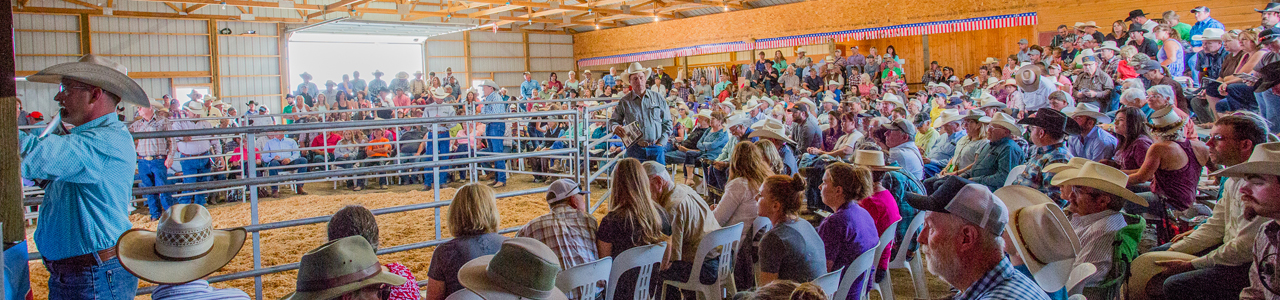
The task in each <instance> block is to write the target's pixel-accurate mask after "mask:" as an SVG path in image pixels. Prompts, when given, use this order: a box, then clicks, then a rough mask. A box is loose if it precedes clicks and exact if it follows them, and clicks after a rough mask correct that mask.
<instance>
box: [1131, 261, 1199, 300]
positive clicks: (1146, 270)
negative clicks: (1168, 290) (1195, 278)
mask: <svg viewBox="0 0 1280 300" xmlns="http://www.w3.org/2000/svg"><path fill="white" fill-rule="evenodd" d="M1196 257H1197V256H1195V255H1191V254H1186V253H1182V252H1175V251H1153V252H1147V253H1143V254H1142V255H1139V256H1138V258H1135V259H1133V262H1130V263H1129V274H1130V275H1129V280H1128V281H1126V282H1125V288H1124V290H1125V291H1127V292H1126V294H1128V295H1127V296H1128V297H1126V299H1129V300H1146V299H1147V290H1148V286H1147V284H1148V283H1149V282H1151V281H1153V280H1152V279H1156V280H1155V284H1153V285H1152V287H1151V288H1152V289H1154V290H1161V291H1162V290H1163V289H1164V284H1163V282H1164V279H1165V278H1168V276H1165V275H1163V274H1162V273H1164V269H1165V267H1161V266H1159V265H1156V262H1161V261H1166V260H1184V261H1189V260H1192V259H1195V258H1196Z"/></svg>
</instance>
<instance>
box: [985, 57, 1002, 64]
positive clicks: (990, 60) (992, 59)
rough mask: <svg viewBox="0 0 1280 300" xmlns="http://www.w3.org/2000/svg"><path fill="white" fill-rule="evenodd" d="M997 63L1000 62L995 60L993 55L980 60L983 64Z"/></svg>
mask: <svg viewBox="0 0 1280 300" xmlns="http://www.w3.org/2000/svg"><path fill="white" fill-rule="evenodd" d="M999 63H1000V61H998V60H996V58H995V57H987V59H986V60H983V61H982V64H984V65H989V64H999Z"/></svg>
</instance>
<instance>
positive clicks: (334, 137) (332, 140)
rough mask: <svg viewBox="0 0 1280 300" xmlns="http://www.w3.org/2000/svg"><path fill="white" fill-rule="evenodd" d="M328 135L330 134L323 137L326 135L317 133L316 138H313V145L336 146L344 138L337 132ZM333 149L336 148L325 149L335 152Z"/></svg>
mask: <svg viewBox="0 0 1280 300" xmlns="http://www.w3.org/2000/svg"><path fill="white" fill-rule="evenodd" d="M327 136H329V138H328V139H324V138H323V137H325V135H317V136H316V137H315V138H313V139H311V147H325V146H334V145H337V144H338V141H341V140H342V135H340V134H337V133H329V134H327ZM333 149H334V148H329V149H325V151H328V152H329V153H333Z"/></svg>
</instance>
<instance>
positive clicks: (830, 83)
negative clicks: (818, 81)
mask: <svg viewBox="0 0 1280 300" xmlns="http://www.w3.org/2000/svg"><path fill="white" fill-rule="evenodd" d="M827 85H840V83H839V82H836V81H835V80H827Z"/></svg>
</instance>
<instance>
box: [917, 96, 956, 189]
mask: <svg viewBox="0 0 1280 300" xmlns="http://www.w3.org/2000/svg"><path fill="white" fill-rule="evenodd" d="M941 115H942V116H940V117H938V123H939V125H936V126H938V128H941V129H942V132H943V133H945V134H946V135H943V136H940V137H938V138H935V139H933V142H932V143H930V145H928V147H927V148H925V149H922V150H924V151H926V152H925V155H924V158H923V159H924V177H923V178H931V177H933V175H935V174H937V173H938V171H941V170H942V168H943V167H946V166H947V163H949V162H950V161H951V157H952V156H955V154H956V153H955V152H956V145H957V144H959V143H960V139H963V138H964V137H965V131H964V127H963V126H964V125H961V122H960V121H961V120H963V119H964V115H960V114H959V113H957V112H955V111H951V110H947V111H943V112H942V114H941Z"/></svg>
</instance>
